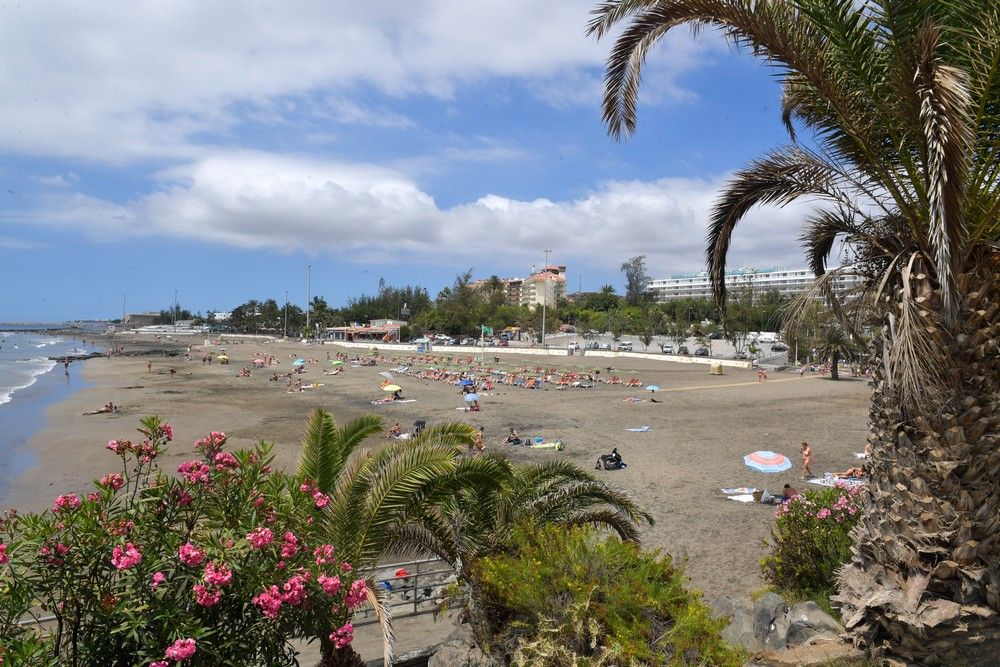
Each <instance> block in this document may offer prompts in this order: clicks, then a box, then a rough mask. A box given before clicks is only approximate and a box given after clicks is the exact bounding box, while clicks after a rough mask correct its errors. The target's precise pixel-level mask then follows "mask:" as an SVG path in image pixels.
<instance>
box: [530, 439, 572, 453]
mask: <svg viewBox="0 0 1000 667" xmlns="http://www.w3.org/2000/svg"><path fill="white" fill-rule="evenodd" d="M528 447H531V448H532V449H554V450H556V451H557V452H561V451H562V450H563V449H564V447H563V444H562V440H556V441H554V442H533V443H531V444H530V445H528Z"/></svg>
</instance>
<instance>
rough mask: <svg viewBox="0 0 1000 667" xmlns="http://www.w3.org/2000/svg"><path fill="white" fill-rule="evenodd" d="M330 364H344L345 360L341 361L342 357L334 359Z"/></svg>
mask: <svg viewBox="0 0 1000 667" xmlns="http://www.w3.org/2000/svg"><path fill="white" fill-rule="evenodd" d="M330 365H331V366H343V365H344V362H343V361H341V360H340V359H334V360H333V361H331V362H330Z"/></svg>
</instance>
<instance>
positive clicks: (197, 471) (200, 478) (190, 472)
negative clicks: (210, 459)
mask: <svg viewBox="0 0 1000 667" xmlns="http://www.w3.org/2000/svg"><path fill="white" fill-rule="evenodd" d="M177 472H179V473H180V474H181V476H182V477H183V478H184V479H186V480H187V481H188V482H190V483H191V484H207V483H208V481H209V474H210V473H211V472H212V469H211V468H209V467H208V464H206V463H204V462H202V461H185V462H184V463H182V464H180V465H179V466H178V467H177Z"/></svg>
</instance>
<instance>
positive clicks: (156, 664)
mask: <svg viewBox="0 0 1000 667" xmlns="http://www.w3.org/2000/svg"><path fill="white" fill-rule="evenodd" d="M149 667H170V663H169V662H167V661H166V660H155V661H153V662H151V663H149Z"/></svg>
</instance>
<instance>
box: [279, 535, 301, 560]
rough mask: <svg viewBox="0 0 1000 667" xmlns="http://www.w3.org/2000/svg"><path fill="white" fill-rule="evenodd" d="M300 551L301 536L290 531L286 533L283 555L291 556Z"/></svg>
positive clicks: (282, 544) (282, 547)
mask: <svg viewBox="0 0 1000 667" xmlns="http://www.w3.org/2000/svg"><path fill="white" fill-rule="evenodd" d="M298 552H299V538H297V537H295V533H293V532H292V531H288V532H286V533H285V537H284V540H283V541H282V543H281V557H282V558H291V557H292V556H294V555H295V554H297V553H298Z"/></svg>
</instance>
